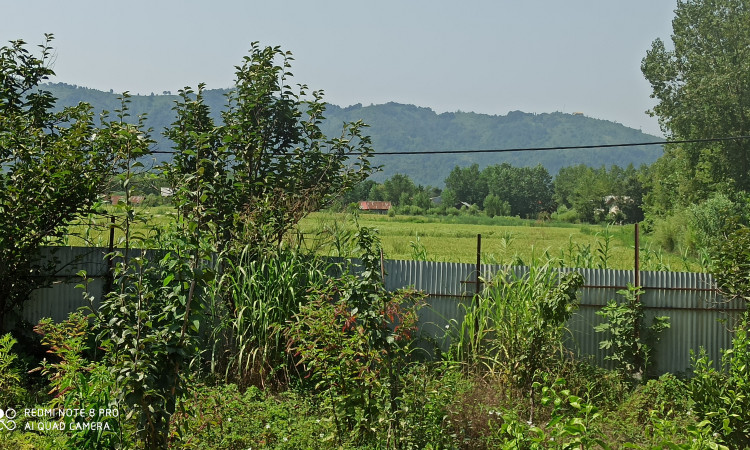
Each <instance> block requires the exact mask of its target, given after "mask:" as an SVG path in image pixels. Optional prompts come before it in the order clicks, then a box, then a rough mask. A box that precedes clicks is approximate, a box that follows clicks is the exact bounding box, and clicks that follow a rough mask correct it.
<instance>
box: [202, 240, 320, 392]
mask: <svg viewBox="0 0 750 450" xmlns="http://www.w3.org/2000/svg"><path fill="white" fill-rule="evenodd" d="M255 254H256V253H255V250H254V249H252V248H250V247H249V246H248V248H246V249H244V250H243V251H242V252H241V253H240V256H239V258H236V259H234V258H226V259H225V260H224V264H225V266H226V268H225V271H224V273H223V274H222V276H221V278H220V280H219V282H218V283H217V284H216V286H215V287H214V288H213V289H212V290H211V295H212V296H213V298H212V299H211V300H210V301H209V308H210V311H209V313H208V314H209V316H210V317H211V319H212V322H213V323H214V324H216V325H215V326H214V327H212V328H211V332H210V333H209V338H208V340H207V344H208V347H209V348H210V364H211V368H210V371H211V373H214V374H219V375H221V376H222V378H223V379H224V380H227V381H235V382H237V383H238V384H239V385H240V386H245V385H247V384H256V385H259V386H267V385H268V384H269V382H275V381H279V382H283V381H287V380H289V373H288V368H289V366H290V360H289V358H288V356H287V353H286V339H285V338H284V335H283V333H284V327H285V326H286V324H287V322H288V321H290V320H292V318H293V317H294V315H295V314H297V313H298V312H299V309H300V306H301V305H303V304H305V303H306V302H307V294H308V291H310V290H315V289H319V288H320V287H322V285H323V284H324V282H325V280H326V279H327V278H328V277H327V275H326V274H327V269H328V267H326V266H325V265H323V263H322V261H320V260H319V259H316V258H315V257H309V256H305V255H303V254H301V253H299V252H297V251H293V250H289V249H279V250H277V251H273V250H272V249H269V250H268V251H266V252H261V253H260V255H259V256H254V255H255ZM207 353H208V352H207ZM222 369H223V373H222Z"/></svg>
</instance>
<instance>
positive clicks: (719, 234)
mask: <svg viewBox="0 0 750 450" xmlns="http://www.w3.org/2000/svg"><path fill="white" fill-rule="evenodd" d="M740 209H741V207H740V205H739V204H737V203H735V202H733V201H732V200H731V199H730V198H729V197H727V196H726V195H724V194H721V193H717V194H714V195H712V196H711V197H710V198H708V199H707V200H705V201H703V202H701V203H698V204H694V205H692V206H690V207H689V208H688V225H689V230H690V233H691V237H692V240H693V243H694V245H695V247H696V249H698V250H704V251H707V252H709V253H712V254H715V253H716V250H717V249H718V248H719V247H720V246H721V243H722V241H723V240H724V239H725V231H726V230H727V229H728V227H730V226H731V225H730V224H733V223H737V222H739V221H740V220H742V219H741V215H742V212H741V211H740Z"/></svg>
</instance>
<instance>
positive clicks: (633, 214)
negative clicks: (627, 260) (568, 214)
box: [554, 164, 647, 223]
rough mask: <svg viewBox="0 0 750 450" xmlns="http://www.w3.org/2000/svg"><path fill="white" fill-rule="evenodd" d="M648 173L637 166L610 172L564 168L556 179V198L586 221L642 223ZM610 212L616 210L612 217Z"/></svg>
mask: <svg viewBox="0 0 750 450" xmlns="http://www.w3.org/2000/svg"><path fill="white" fill-rule="evenodd" d="M646 170H647V169H646V167H645V166H641V167H640V168H639V169H636V168H635V167H633V165H629V166H628V167H626V168H624V169H623V168H621V167H619V166H617V165H613V166H612V167H611V168H610V169H607V168H606V167H600V168H598V169H596V168H592V167H588V166H585V165H583V164H579V165H577V166H568V167H563V168H561V169H560V171H559V172H558V174H557V176H556V177H555V184H554V191H555V192H554V198H555V201H556V202H557V204H558V205H562V206H565V207H567V208H572V209H574V210H575V211H576V213H577V215H578V219H579V220H580V221H582V222H601V221H604V220H607V221H610V222H611V221H615V222H623V221H624V222H627V223H634V222H639V221H641V220H643V212H642V211H641V205H642V203H643V196H644V193H645V192H646V191H647V189H646V188H645V187H644V182H643V180H644V179H647V178H646V176H645V173H646ZM610 210H614V211H616V214H614V216H612V217H608V216H609V214H610V213H609V211H610ZM618 218H619V219H618Z"/></svg>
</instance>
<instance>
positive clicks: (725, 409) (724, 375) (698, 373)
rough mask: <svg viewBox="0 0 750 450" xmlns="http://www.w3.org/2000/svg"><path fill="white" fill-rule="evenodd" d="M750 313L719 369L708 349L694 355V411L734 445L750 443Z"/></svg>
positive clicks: (736, 332)
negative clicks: (717, 369) (719, 369)
mask: <svg viewBox="0 0 750 450" xmlns="http://www.w3.org/2000/svg"><path fill="white" fill-rule="evenodd" d="M748 320H749V319H748V317H747V314H746V315H745V317H744V318H743V320H742V322H741V323H740V324H739V326H738V327H737V328H736V330H735V335H734V338H733V339H732V348H731V349H727V350H725V351H724V352H723V354H722V358H721V366H722V370H721V371H720V372H719V371H716V369H714V368H713V363H712V361H711V360H709V358H708V356H707V355H706V353H705V350H703V349H701V352H700V353H699V354H698V355H697V356H695V355H693V371H694V375H693V378H692V379H691V380H690V395H691V397H692V399H693V411H695V413H696V414H697V415H698V417H700V418H702V419H705V420H707V421H709V422H710V426H711V428H712V429H713V431H714V433H718V434H720V435H721V436H723V437H724V439H725V441H726V443H727V444H729V445H730V446H731V447H732V448H746V447H748V446H750V336H749V335H748V331H749V328H748V324H749V323H750V322H749V321H748Z"/></svg>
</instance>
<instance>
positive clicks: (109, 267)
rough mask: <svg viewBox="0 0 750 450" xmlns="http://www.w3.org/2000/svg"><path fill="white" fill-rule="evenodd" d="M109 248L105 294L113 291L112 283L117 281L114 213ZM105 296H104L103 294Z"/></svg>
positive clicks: (110, 227)
mask: <svg viewBox="0 0 750 450" xmlns="http://www.w3.org/2000/svg"><path fill="white" fill-rule="evenodd" d="M109 223H110V226H109V249H108V252H107V278H106V280H105V282H104V295H106V294H108V293H109V292H110V291H112V285H113V284H114V281H115V273H114V258H113V256H112V253H113V252H114V251H115V216H114V215H112V216H111V217H110V220H109ZM102 298H104V296H102Z"/></svg>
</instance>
